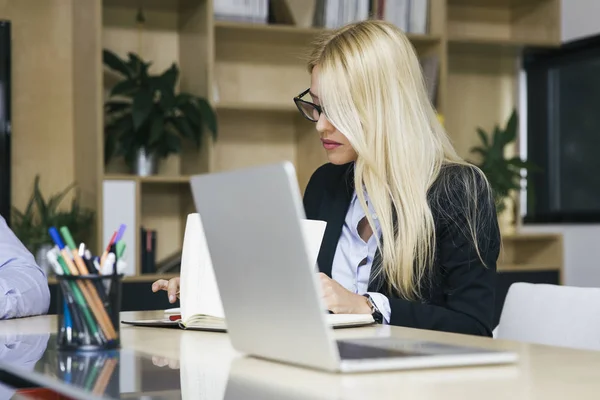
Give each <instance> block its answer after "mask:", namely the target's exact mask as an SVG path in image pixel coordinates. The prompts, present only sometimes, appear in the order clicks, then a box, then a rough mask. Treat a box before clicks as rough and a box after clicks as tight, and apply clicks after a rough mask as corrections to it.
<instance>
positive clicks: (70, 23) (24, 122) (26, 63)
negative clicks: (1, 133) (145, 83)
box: [0, 0, 100, 208]
mask: <svg viewBox="0 0 600 400" xmlns="http://www.w3.org/2000/svg"><path fill="white" fill-rule="evenodd" d="M78 1H79V0H3V1H2V0H0V18H2V19H8V20H10V21H11V22H12V127H13V139H12V140H13V141H12V189H13V192H12V193H13V194H12V201H13V205H15V206H16V207H19V208H21V207H23V206H24V204H25V203H26V201H27V199H28V197H29V195H30V193H31V188H32V184H33V179H34V177H35V175H36V174H38V173H39V174H40V176H41V184H42V190H43V191H44V192H45V193H47V194H51V193H54V192H56V191H58V190H60V189H61V188H63V187H65V186H67V185H68V184H69V183H71V182H73V181H75V180H76V179H78V178H79V179H80V180H81V179H82V178H83V177H84V176H86V174H81V173H80V172H78V173H77V174H76V171H77V170H78V169H77V165H76V160H77V159H79V160H80V163H83V162H84V159H83V157H77V156H76V154H77V150H78V149H79V148H81V147H80V145H79V144H78V145H77V146H76V139H75V138H76V134H77V135H80V136H78V139H82V137H85V136H88V135H89V132H90V130H92V131H93V130H94V129H97V127H98V126H99V123H100V122H99V121H97V120H92V121H91V122H87V123H86V122H85V121H80V120H76V118H75V112H76V110H77V114H78V115H83V116H85V115H86V113H87V115H92V114H91V113H89V110H91V109H92V108H93V107H97V106H98V105H99V103H97V102H96V100H95V99H94V97H92V98H91V101H90V97H89V96H83V95H81V93H82V90H83V91H85V90H86V86H87V87H88V88H89V87H90V85H86V83H85V82H87V81H89V82H93V84H94V85H95V84H96V81H95V79H96V76H97V71H96V69H97V68H98V67H96V68H93V65H94V64H95V65H97V62H98V61H99V55H98V58H97V59H89V60H88V58H89V57H90V53H89V51H88V52H87V53H86V52H84V51H83V50H84V49H86V48H87V49H90V48H91V49H94V40H93V36H91V34H92V33H91V32H92V30H93V29H97V27H94V21H95V19H94V18H95V13H97V12H96V8H94V7H93V5H94V4H95V0H86V1H87V2H88V5H87V9H83V8H82V7H81V4H77V2H78ZM75 4H77V6H76V7H74V5H75ZM98 10H99V8H98ZM76 15H78V18H82V17H85V20H86V21H87V22H88V24H87V25H85V26H84V25H83V24H81V23H80V24H77V25H75V24H74V21H75V16H76ZM97 21H98V23H99V21H100V19H99V17H98V19H97ZM75 27H76V28H77V29H75ZM75 30H77V32H75ZM75 37H77V40H74V38H75ZM86 37H89V39H90V40H89V41H85V40H83V39H82V38H86ZM89 67H92V68H91V70H89V72H87V73H86V72H83V71H84V69H86V68H89ZM75 68H79V69H78V72H79V73H78V74H76V73H75V72H76V71H75ZM76 81H77V84H75V82H76ZM76 93H79V94H78V95H76ZM76 100H77V101H78V104H76ZM84 100H87V101H84ZM86 110H87V111H86ZM81 135H83V136H81ZM94 136H95V135H94ZM89 137H92V136H91V135H89ZM89 146H90V147H92V148H95V147H96V146H97V143H96V142H94V141H92V142H91V143H89ZM74 150H75V151H74ZM90 153H91V152H90ZM96 158H97V157H92V158H91V159H89V158H88V159H87V160H85V162H86V163H87V162H89V163H92V165H93V168H96V167H97V165H96V164H95V163H96V161H97V160H96ZM90 175H91V174H89V173H88V174H87V177H90ZM96 184H97V182H95V181H94V185H93V187H92V186H90V185H89V184H88V186H87V187H85V189H86V190H85V195H86V202H87V203H95V199H96V195H95V192H96V189H95V187H96ZM84 186H85V184H84Z"/></svg>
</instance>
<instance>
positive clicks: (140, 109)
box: [131, 88, 154, 131]
mask: <svg viewBox="0 0 600 400" xmlns="http://www.w3.org/2000/svg"><path fill="white" fill-rule="evenodd" d="M153 106H154V96H153V93H152V91H151V90H150V89H149V88H146V89H142V90H140V91H139V92H137V93H136V95H135V97H134V98H133V107H132V109H131V113H132V115H133V129H134V130H136V131H137V130H138V129H140V127H141V126H142V125H143V124H144V122H146V120H147V119H148V116H149V115H150V112H151V111H152V107H153Z"/></svg>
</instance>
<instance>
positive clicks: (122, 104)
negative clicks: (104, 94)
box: [104, 100, 131, 114]
mask: <svg viewBox="0 0 600 400" xmlns="http://www.w3.org/2000/svg"><path fill="white" fill-rule="evenodd" d="M130 107H131V102H130V101H124V100H109V101H107V102H106V103H104V110H105V111H106V112H107V113H109V114H110V113H116V112H122V111H125V110H127V109H128V108H130Z"/></svg>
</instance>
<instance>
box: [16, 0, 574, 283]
mask: <svg viewBox="0 0 600 400" xmlns="http://www.w3.org/2000/svg"><path fill="white" fill-rule="evenodd" d="M272 1H277V0H272ZM388 1H390V0H388ZM20 3H23V2H14V5H13V3H10V4H11V7H14V9H15V10H16V11H14V12H13V14H12V15H13V16H14V18H21V17H19V16H20V15H23V16H24V15H36V16H38V15H39V16H40V17H39V18H42V14H40V13H38V12H37V11H36V10H33V9H28V8H27V7H30V6H28V5H26V4H25V3H23V4H20ZM80 3H81V4H80ZM373 3H377V2H373ZM44 4H45V5H44V7H45V8H44V10H45V11H44V12H43V15H44V18H46V19H48V21H50V20H51V19H52V18H54V19H57V18H58V20H57V21H54V20H53V21H54V23H55V24H56V23H58V22H60V26H61V27H62V26H64V29H63V31H64V32H63V31H61V36H57V37H53V36H52V35H44V34H43V32H44V29H45V28H44V29H42V28H40V29H39V32H38V34H37V36H36V41H35V43H33V42H32V43H33V44H34V45H35V46H37V47H35V48H36V49H39V51H42V52H43V51H45V49H46V48H49V49H54V48H60V49H64V51H65V52H66V53H67V54H68V55H69V57H67V56H65V57H64V59H65V60H66V61H68V63H69V65H71V66H72V71H71V70H69V71H68V72H69V75H68V77H67V73H66V72H65V73H64V74H63V75H64V76H62V75H61V76H60V77H61V79H62V78H64V79H62V80H61V81H60V82H62V83H63V85H62V86H61V87H64V88H65V93H63V94H62V95H61V96H54V97H53V98H55V102H54V103H52V102H48V104H46V103H44V105H43V106H44V107H46V108H43V110H45V111H44V112H45V114H44V115H48V118H46V119H45V120H44V121H43V123H38V122H37V121H36V120H33V119H31V118H29V115H28V112H25V111H19V110H18V109H17V107H15V115H14V117H15V118H14V119H15V123H14V126H15V129H17V128H19V126H20V129H21V132H23V131H24V130H27V131H28V132H30V133H28V134H26V133H27V132H23V135H21V136H19V137H17V136H16V135H15V143H14V144H15V145H16V146H18V148H19V149H24V148H28V147H29V148H32V149H35V148H36V147H31V146H26V143H25V142H27V141H29V140H36V141H37V142H38V143H40V140H41V143H48V148H49V149H54V148H55V147H52V146H53V145H54V144H55V143H60V148H61V149H63V150H64V149H65V148H73V149H74V152H73V154H71V153H69V154H67V155H66V156H65V154H64V152H62V151H61V152H58V151H52V152H48V151H44V153H43V154H38V153H39V150H38V151H36V150H31V151H30V153H27V154H26V152H25V151H24V150H20V151H17V152H15V161H14V163H15V164H17V165H24V166H26V170H27V174H25V175H31V179H32V177H33V175H34V174H35V173H37V172H40V171H44V170H45V169H49V168H54V167H52V166H53V165H57V166H60V168H61V169H60V171H59V170H58V169H57V170H52V171H50V173H48V174H49V175H50V179H49V183H48V186H51V188H44V189H46V190H49V189H54V190H58V189H59V188H62V187H64V186H65V185H66V184H68V183H70V182H71V181H73V180H77V181H78V183H80V186H83V187H82V191H83V193H82V195H83V200H84V202H85V204H87V205H89V206H91V207H93V208H94V209H96V210H97V213H98V219H97V221H98V224H97V238H96V241H95V243H96V248H97V249H101V248H102V247H103V245H104V243H105V242H106V240H107V237H109V236H110V234H111V233H112V230H114V229H115V228H116V226H114V227H113V226H108V227H106V228H105V227H103V226H102V225H103V220H104V219H103V218H104V216H105V215H109V214H110V213H112V212H113V210H112V209H110V208H108V207H107V205H106V203H105V202H104V198H105V194H106V193H104V189H103V188H104V185H105V183H106V182H129V183H130V184H131V185H133V187H134V188H135V189H134V190H133V193H134V194H133V196H134V199H133V200H132V201H133V203H134V205H135V210H136V211H135V214H136V215H135V218H134V220H133V226H131V227H130V229H133V230H135V232H136V233H137V232H139V228H140V227H141V226H146V227H148V228H152V229H156V230H157V231H158V238H157V243H158V254H157V260H160V259H161V257H165V256H167V255H169V254H171V253H173V252H175V251H177V250H178V249H179V248H180V246H181V243H182V241H183V232H184V228H185V221H186V216H187V213H189V212H192V211H193V210H194V207H193V204H192V197H191V193H190V190H189V185H188V182H189V178H190V176H192V175H195V174H201V173H207V172H215V171H223V170H228V169H233V168H240V167H246V166H252V165H258V164H263V163H269V162H276V161H281V160H291V161H293V162H294V164H295V166H296V169H297V173H298V181H299V184H300V187H301V188H302V189H303V188H304V187H305V185H306V183H307V182H308V179H309V177H310V175H311V174H312V173H313V171H314V170H315V169H316V168H317V167H318V166H319V165H321V164H322V163H324V162H325V161H326V158H325V154H324V152H323V150H322V149H321V147H320V146H319V142H318V140H317V134H316V132H315V127H314V124H311V123H310V122H308V121H306V120H304V119H303V118H302V117H301V116H300V115H299V113H298V112H297V111H296V109H295V106H294V104H293V102H292V98H293V97H294V96H295V95H297V94H298V93H299V92H301V91H302V90H304V89H306V88H307V87H308V85H309V83H310V77H309V75H308V73H307V70H306V67H305V62H304V60H305V58H306V55H307V52H308V51H309V49H310V45H311V43H312V42H313V41H314V39H315V38H317V37H318V35H320V34H322V33H323V32H324V30H321V29H317V28H308V29H307V28H298V27H295V26H291V25H283V24H273V25H258V24H256V25H253V24H242V23H234V22H222V21H215V20H214V18H213V2H212V0H88V1H85V2H67V3H65V2H60V1H58V0H48V1H47V2H44ZM19 7H21V8H19ZM138 7H142V8H143V10H144V15H145V19H146V22H145V24H144V25H143V29H139V28H138V26H136V24H135V16H136V13H137V11H138ZM67 8H68V9H69V10H66V9H67ZM34 11H35V12H34ZM66 11H69V12H66ZM9 15H10V14H9ZM67 17H68V18H71V20H70V22H71V23H72V25H69V23H65V21H63V19H64V18H67ZM23 18H24V17H23ZM36 18H37V17H36ZM61 18H62V19H61ZM67 22H68V21H67ZM48 23H49V22H48ZM48 23H46V25H48ZM36 24H38V25H39V26H40V27H43V26H46V25H44V24H43V23H41V22H40V21H38V22H36ZM559 26H560V0H430V7H429V30H428V34H426V35H409V38H410V40H411V42H412V43H413V45H414V47H415V49H416V51H417V53H418V54H419V55H420V56H428V55H435V56H437V57H439V61H440V65H439V67H440V70H439V77H438V85H437V104H436V108H437V111H438V112H439V113H440V114H441V115H442V116H443V117H444V124H445V126H446V128H447V130H448V132H449V134H450V136H451V138H452V140H453V142H454V144H455V146H456V148H457V150H458V152H459V154H461V155H462V156H464V157H466V158H468V159H474V160H476V158H475V157H472V154H470V152H469V149H470V148H471V147H472V146H473V145H475V144H476V143H477V142H478V139H477V136H476V134H475V129H476V127H478V126H480V127H482V128H484V129H486V130H489V129H491V128H492V127H493V125H494V124H496V123H504V121H505V120H506V118H507V117H508V115H509V114H510V111H511V110H512V108H513V107H514V106H515V104H516V102H517V85H516V79H517V73H516V72H517V65H518V60H519V58H518V57H519V50H520V49H521V48H522V47H523V46H528V45H535V46H556V45H558V44H559V42H560V31H559V29H560V28H559ZM33 28H35V26H33V27H32V28H31V29H33ZM75 28H77V29H75ZM16 29H17V26H16ZM23 32H25V31H23ZM61 46H62V47H61ZM102 48H108V49H110V50H112V51H115V52H116V53H117V54H120V55H122V56H124V55H126V54H127V52H129V51H133V52H136V53H138V54H140V55H141V57H142V58H143V59H145V60H151V61H152V63H153V64H152V67H151V71H152V72H153V73H157V72H160V71H162V70H164V69H166V68H167V67H169V66H170V65H171V63H173V62H176V63H177V64H178V65H179V67H180V71H181V75H180V89H181V90H184V91H188V92H191V93H193V94H195V95H199V96H204V97H206V98H208V99H209V100H210V101H211V103H212V104H213V105H214V107H215V109H216V111H217V115H218V123H219V138H218V140H217V141H216V142H213V141H212V140H210V139H206V140H205V142H204V143H203V145H202V147H201V149H200V150H197V149H195V148H193V147H191V146H184V151H183V153H182V154H181V155H177V156H171V157H169V158H168V159H167V160H165V161H164V162H162V163H161V164H160V168H159V171H158V175H157V176H153V177H137V176H132V175H130V174H129V173H128V170H127V168H126V167H125V166H124V164H123V163H122V162H118V161H115V162H111V163H110V164H109V165H107V166H104V165H103V163H102V158H103V157H102V154H103V140H102V138H103V127H102V102H103V100H104V99H106V96H107V93H108V90H109V89H110V88H111V87H112V86H113V85H114V84H115V80H114V78H113V77H112V76H111V75H110V74H108V73H106V72H105V71H103V69H102V64H101V57H100V53H101V51H100V50H101V49H102ZM44 54H46V53H44ZM61 54H62V53H61ZM91 55H93V56H91ZM15 63H16V64H15V70H21V68H19V67H22V69H23V70H28V71H30V70H31V69H32V68H33V67H31V66H32V65H34V64H35V63H31V62H30V60H29V59H25V58H22V59H21V58H18V57H16V58H15ZM61 68H62V67H61ZM71 72H72V75H73V77H71V75H70V74H71ZM57 73H58V72H57ZM32 75H35V74H33V73H32V72H30V73H29V76H32ZM17 78H18V77H17ZM19 82H20V87H21V90H20V91H19V93H15V94H14V95H15V96H21V94H20V93H29V91H28V90H27V88H31V93H40V92H39V90H38V89H37V88H38V86H39V81H36V80H32V83H28V82H25V81H23V80H21V81H19ZM75 88H76V89H77V90H75ZM61 93H62V92H61ZM69 96H70V97H69ZM27 99H29V97H28V98H27ZM50 103H52V104H50ZM56 105H60V106H61V107H62V108H61V109H60V110H62V111H64V112H62V113H60V116H61V121H62V120H65V121H69V124H66V125H64V126H63V125H61V126H60V127H59V128H60V129H59V128H56V129H54V128H53V129H54V130H55V131H56V132H59V134H60V139H61V140H55V139H56V138H55V137H53V140H52V141H50V142H49V141H48V139H45V136H44V137H43V138H42V135H45V133H46V132H47V128H46V126H47V121H54V119H53V116H54V115H59V114H57V112H56V110H55V109H54V108H51V107H50V106H56ZM63 109H64V110H63ZM46 111H47V112H46ZM67 111H68V112H67ZM19 124H20V125H19ZM36 124H37V125H36ZM24 126H26V127H27V128H28V129H24V128H23V127H24ZM21 132H20V133H21ZM30 159H35V160H38V159H39V164H35V165H36V169H37V170H36V171H34V168H33V166H34V163H33V162H31V161H27V160H30ZM65 160H66V161H65ZM56 168H58V167H56ZM48 174H47V175H48ZM55 176H56V177H60V178H55ZM27 178H29V176H27ZM29 190H30V187H29V186H28V185H21V184H19V185H17V184H15V193H14V195H13V197H14V198H15V200H16V201H15V204H16V205H19V204H22V203H24V201H25V200H24V199H26V198H27V193H28V192H29ZM117 200H119V199H117ZM137 236H139V235H137ZM544 241H545V242H546V245H547V246H549V247H552V248H554V247H556V246H562V244H561V243H560V241H559V240H558V239H555V238H545V239H544ZM135 242H136V243H135V246H132V245H129V246H128V252H130V251H131V252H135V254H139V252H140V240H139V237H137V238H136V239H135ZM532 242H535V241H532V240H531V239H530V238H529V239H528V238H524V237H522V236H520V235H517V236H516V237H514V238H510V237H507V238H505V246H506V247H507V248H508V247H509V246H510V247H511V248H514V249H516V250H509V253H510V257H508V258H505V259H504V260H502V261H501V262H500V263H499V265H502V266H504V267H505V268H508V269H511V270H512V269H514V268H519V267H520V266H527V265H529V266H530V267H531V268H534V269H535V268H537V266H539V265H543V264H547V263H549V262H550V261H556V260H558V259H556V260H551V259H550V258H548V259H533V258H527V257H525V258H523V257H521V256H518V254H521V252H526V251H528V249H529V248H530V247H528V246H530V243H532ZM521 243H525V244H521ZM557 248H558V247H557ZM523 249H525V250H523ZM560 250H561V251H562V249H560ZM524 254H525V253H524ZM137 264H138V263H136V265H135V266H134V273H135V274H136V275H137V274H139V273H140V271H141V269H140V266H139V265H137ZM547 265H550V264H547ZM555 265H556V263H554V264H552V265H550V266H555ZM155 278H156V276H145V277H139V278H135V279H142V280H144V279H146V280H149V281H150V280H153V279H155ZM128 279H133V278H128Z"/></svg>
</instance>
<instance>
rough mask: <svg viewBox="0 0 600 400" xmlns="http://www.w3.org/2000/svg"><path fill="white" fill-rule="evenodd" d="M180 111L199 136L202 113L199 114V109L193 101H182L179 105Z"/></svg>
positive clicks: (201, 126) (201, 125)
mask: <svg viewBox="0 0 600 400" xmlns="http://www.w3.org/2000/svg"><path fill="white" fill-rule="evenodd" d="M179 109H180V111H181V112H182V113H183V117H184V118H185V119H187V120H188V122H189V123H190V125H191V126H192V128H193V129H194V130H195V131H197V132H199V134H200V136H201V133H202V130H203V129H202V128H203V124H202V115H201V114H200V110H199V109H198V107H196V105H195V104H194V103H191V102H188V103H183V104H181V105H180V106H179Z"/></svg>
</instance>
